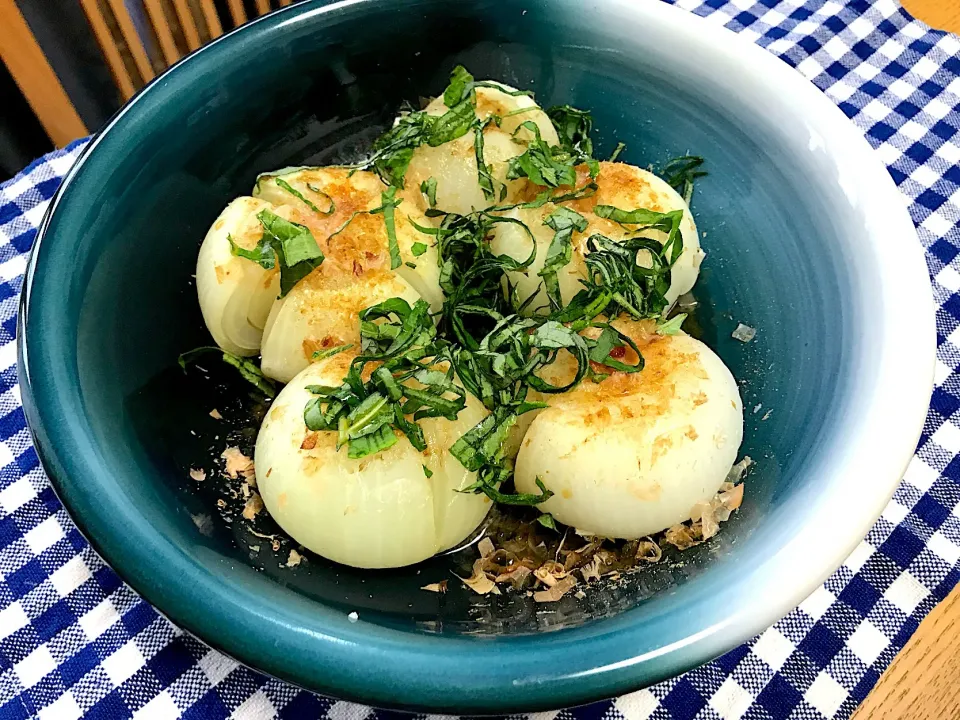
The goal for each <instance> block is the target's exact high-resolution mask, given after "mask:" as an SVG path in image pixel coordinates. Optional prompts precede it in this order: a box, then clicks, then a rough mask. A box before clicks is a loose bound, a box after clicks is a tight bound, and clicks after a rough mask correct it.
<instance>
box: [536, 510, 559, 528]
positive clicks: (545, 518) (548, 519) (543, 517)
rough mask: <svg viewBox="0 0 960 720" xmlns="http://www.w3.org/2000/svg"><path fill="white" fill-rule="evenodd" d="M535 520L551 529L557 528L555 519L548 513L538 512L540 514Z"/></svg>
mask: <svg viewBox="0 0 960 720" xmlns="http://www.w3.org/2000/svg"><path fill="white" fill-rule="evenodd" d="M537 522H538V523H540V524H541V525H543V526H544V527H545V528H549V529H551V530H556V529H557V521H556V520H554V519H553V515H551V514H550V513H540V515H539V516H538V517H537Z"/></svg>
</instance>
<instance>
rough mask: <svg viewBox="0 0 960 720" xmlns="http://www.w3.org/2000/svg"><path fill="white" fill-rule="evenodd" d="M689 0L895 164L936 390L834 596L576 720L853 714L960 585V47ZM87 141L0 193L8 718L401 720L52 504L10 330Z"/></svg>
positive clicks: (925, 34) (0, 553)
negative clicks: (115, 564)
mask: <svg viewBox="0 0 960 720" xmlns="http://www.w3.org/2000/svg"><path fill="white" fill-rule="evenodd" d="M637 1H638V2H642V1H644V0H637ZM678 4H679V5H681V6H683V7H685V8H687V9H689V10H691V11H693V12H695V13H697V14H699V15H704V16H707V17H709V18H710V20H711V21H712V22H716V23H719V24H725V25H726V26H727V27H729V28H732V29H733V30H736V31H738V32H740V33H743V34H744V35H746V36H747V37H748V38H750V39H751V40H755V41H756V42H757V43H759V44H760V45H762V46H763V47H765V48H767V49H768V50H770V51H771V52H773V53H775V54H777V55H778V56H780V57H781V58H783V59H784V60H785V61H786V62H788V63H790V65H792V66H794V67H795V68H796V69H797V70H798V71H799V72H801V73H803V75H805V76H806V77H808V78H809V79H811V80H812V81H813V82H814V83H816V84H817V86H818V87H820V88H821V89H822V90H823V91H824V92H825V93H826V94H827V95H828V96H829V97H830V98H831V99H832V100H833V101H834V102H836V103H837V104H838V105H839V106H840V108H841V109H842V110H843V111H844V112H845V113H846V114H847V115H848V116H849V117H850V118H851V119H852V120H853V122H855V123H856V124H857V127H859V128H860V129H861V130H862V131H863V133H864V134H865V135H866V137H867V139H868V140H869V141H870V143H871V144H872V145H873V146H874V147H875V148H876V150H877V152H878V153H879V155H880V157H881V158H882V159H883V161H884V162H885V163H886V164H887V166H888V167H889V168H890V173H891V174H892V175H893V177H894V179H895V180H896V182H897V184H898V185H899V186H900V189H901V190H902V192H903V193H904V194H905V195H906V196H907V197H908V198H909V199H910V200H911V205H910V212H911V215H912V216H913V220H914V222H915V223H916V225H917V227H918V230H919V235H920V240H921V242H922V243H923V245H924V248H925V249H926V254H927V265H928V267H929V270H930V275H931V277H932V278H933V281H934V282H933V287H934V295H935V297H936V301H937V305H938V311H937V341H938V352H937V358H938V360H937V366H936V389H935V390H934V393H933V399H932V404H931V408H930V412H929V414H928V416H927V420H926V424H925V426H924V430H923V436H922V438H921V440H920V446H919V449H918V451H917V456H916V457H915V458H914V460H913V462H912V463H911V464H910V466H909V468H908V470H907V473H906V477H905V478H904V481H903V483H902V484H901V486H900V488H899V489H898V490H897V493H896V495H895V496H894V499H893V501H892V502H891V503H890V504H889V505H888V506H887V508H886V510H884V512H883V517H882V518H881V519H880V520H879V521H878V522H877V524H876V525H875V526H874V528H873V529H872V530H871V531H870V534H869V535H868V536H867V538H866V540H865V541H864V542H863V543H861V544H860V546H859V547H858V548H857V549H856V551H854V553H853V554H852V555H851V556H850V557H849V558H848V559H847V561H846V562H845V563H844V565H843V567H842V568H840V570H838V571H837V572H836V573H835V574H834V575H833V577H831V578H830V579H829V580H828V581H827V582H826V583H825V584H824V585H823V587H821V588H820V589H818V590H817V591H816V592H815V593H814V594H813V595H811V596H810V597H809V598H808V599H807V600H806V601H804V602H803V604H801V605H800V607H799V608H798V609H796V610H794V611H793V612H791V613H790V614H789V615H788V616H787V617H785V618H784V619H783V620H781V621H780V622H778V623H777V624H776V625H774V627H772V628H770V629H769V630H767V631H766V632H765V633H763V634H762V635H760V636H759V637H757V638H755V639H754V640H752V641H751V642H750V643H748V644H746V645H743V646H741V647H739V648H737V649H736V650H733V651H732V652H730V653H728V654H727V655H725V656H723V657H722V658H720V659H718V660H716V661H714V662H712V663H709V664H708V665H705V666H703V667H700V668H698V669H696V670H693V671H691V672H689V673H687V674H685V675H683V676H681V677H679V678H677V679H674V680H671V681H669V682H665V683H662V684H660V685H657V686H654V687H652V688H649V689H647V690H642V691H640V692H636V693H632V694H630V695H627V696H624V697H621V698H618V699H616V700H612V701H607V702H601V703H596V704H593V705H589V706H587V707H583V708H579V709H576V710H572V711H563V712H562V713H561V714H562V715H564V716H565V717H564V718H561V720H570V719H571V718H573V719H576V720H588V719H590V720H592V719H593V718H601V717H604V718H609V719H610V720H618V719H619V718H625V719H626V720H642V719H645V718H657V719H661V720H693V719H694V718H699V719H702V720H708V719H709V720H717V719H719V718H723V719H724V720H735V719H739V718H750V719H757V720H760V719H764V720H784V719H786V718H795V719H797V720H800V719H804V720H806V719H813V718H817V719H819V718H848V717H849V716H850V715H851V713H852V712H853V710H854V709H855V708H856V707H857V705H858V704H859V703H860V702H861V701H862V700H863V699H864V698H865V697H866V695H867V693H868V692H869V691H870V689H871V688H872V687H873V686H874V684H875V683H876V682H877V679H878V678H879V677H880V674H881V673H882V672H883V670H884V669H885V668H886V667H887V665H888V664H889V663H890V661H891V660H892V659H893V657H894V655H896V653H897V652H898V651H899V650H900V649H901V648H902V647H903V645H904V643H905V642H906V641H907V639H908V638H909V637H910V635H911V634H912V633H913V632H914V631H915V630H916V628H917V625H918V624H919V622H920V620H921V619H922V618H923V617H924V616H925V615H926V614H927V613H928V612H929V611H930V610H931V608H933V606H934V605H935V604H936V603H937V602H939V601H940V600H942V599H943V598H944V597H945V596H946V595H947V594H948V593H949V591H950V590H951V589H952V588H953V586H954V585H955V584H956V583H957V581H958V579H960V564H958V561H960V457H958V453H960V415H958V412H957V411H958V410H960V373H958V372H957V368H958V366H960V260H958V259H957V256H958V254H960V167H958V165H957V163H958V162H960V38H957V37H955V36H951V35H948V34H946V33H943V32H939V31H935V30H931V29H930V28H929V27H927V26H926V25H924V24H923V23H920V22H918V21H916V20H913V19H912V18H911V17H910V16H909V15H908V14H907V13H906V12H905V11H903V10H902V9H901V8H900V7H899V6H898V5H896V3H895V2H894V0H876V1H875V2H868V1H867V0H855V1H851V2H845V3H838V2H833V1H826V2H824V1H823V0H809V1H808V2H799V1H798V0H784V1H782V2H778V1H777V0H760V1H759V2H757V1H755V0H735V1H734V2H727V0H705V1H704V0H680V1H679V3H678ZM81 147H82V143H75V144H74V145H71V146H70V147H68V148H66V149H65V150H61V151H57V152H55V153H52V154H50V155H48V156H46V157H44V158H43V159H41V160H39V161H37V162H35V163H34V164H33V165H31V166H30V167H28V168H27V169H26V170H24V171H23V172H22V173H21V174H20V175H18V176H17V177H16V178H14V179H13V180H11V181H10V182H8V183H5V184H3V185H0V384H2V394H0V576H2V582H0V720H7V719H13V718H27V717H33V716H39V717H41V718H51V719H54V718H55V719H56V720H71V719H72V718H78V717H88V718H104V719H108V718H109V719H110V720H116V719H118V718H130V717H135V718H149V719H150V720H154V719H157V720H161V719H164V718H175V717H184V718H196V719H201V718H202V719H204V720H205V719H207V718H226V717H236V718H242V719H244V720H248V719H254V718H269V717H274V716H279V717H283V718H314V717H317V718H319V717H324V718H330V719H331V720H361V719H363V718H369V720H386V718H387V717H388V716H389V714H388V713H385V712H381V711H374V710H371V709H369V708H366V707H362V706H359V705H353V704H350V703H346V702H339V701H336V700H330V699H326V698H321V697H317V696H315V695H312V694H310V693H308V692H305V691H302V690H299V689H297V688H294V687H292V686H290V685H287V684H285V683H282V682H280V681H278V680H272V679H268V678H266V677H264V676H262V675H260V674H258V673H256V672H253V671H251V670H248V669H246V668H244V667H240V666H238V665H237V664H236V663H235V662H233V661H232V660H230V659H228V658H226V657H224V656H223V655H220V654H219V653H217V652H215V651H213V650H209V649H208V648H206V647H205V646H203V645H202V644H200V643H199V642H197V641H196V640H194V639H193V638H191V637H188V636H187V635H185V634H183V633H182V632H181V631H179V630H178V629H177V628H175V627H174V626H173V625H171V624H170V623H169V622H168V621H167V620H165V619H164V618H162V617H160V616H159V615H158V614H157V612H156V611H155V610H154V609H153V608H152V607H151V606H150V605H148V604H147V603H146V602H145V601H143V600H142V599H140V598H139V597H138V596H137V595H136V594H135V593H134V592H133V591H132V590H131V589H130V588H129V587H127V586H125V585H124V584H123V583H122V582H121V581H120V580H119V579H118V578H117V576H116V575H115V574H114V573H113V572H112V571H111V570H110V568H109V567H107V565H105V564H104V562H103V561H102V560H101V559H100V558H99V557H98V556H97V555H96V554H95V553H94V552H93V550H91V548H90V547H89V545H87V543H86V542H85V541H84V539H83V538H82V537H81V536H80V533H79V532H78V531H77V529H76V527H74V525H73V523H72V522H71V521H70V518H69V517H67V514H66V512H65V511H64V510H63V508H62V506H61V505H60V503H59V501H58V500H57V498H56V497H55V496H54V494H53V491H52V490H51V488H50V484H49V482H48V480H47V478H46V477H45V476H44V474H43V471H42V470H41V468H40V466H39V463H38V460H37V455H36V453H35V451H34V449H33V447H32V446H31V443H30V438H29V435H28V432H27V429H26V425H25V422H24V415H23V411H22V409H21V406H20V395H19V390H18V387H17V377H16V353H15V342H14V333H15V327H16V312H17V295H18V292H19V290H20V286H21V282H22V276H23V271H24V266H25V263H26V253H27V251H28V250H29V249H30V245H31V243H32V241H33V238H34V235H35V232H36V228H37V225H38V224H39V223H40V218H41V216H42V215H43V212H44V209H45V208H46V205H47V202H48V200H49V199H50V197H51V196H52V195H53V192H54V191H55V190H56V188H57V185H58V183H59V181H60V179H61V177H62V176H63V175H64V173H66V171H67V169H68V168H69V167H70V165H71V163H72V162H73V160H74V159H75V158H76V157H77V154H78V153H79V151H80V149H81ZM557 714H558V713H555V712H554V713H541V714H538V715H537V716H535V720H552V718H554V717H555V716H556V715H557Z"/></svg>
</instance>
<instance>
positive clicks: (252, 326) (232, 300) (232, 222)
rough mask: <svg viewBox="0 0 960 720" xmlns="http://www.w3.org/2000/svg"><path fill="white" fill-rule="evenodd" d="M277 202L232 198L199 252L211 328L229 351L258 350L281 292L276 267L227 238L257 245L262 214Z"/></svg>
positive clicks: (201, 293) (200, 285) (203, 304)
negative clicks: (239, 251) (242, 252)
mask: <svg viewBox="0 0 960 720" xmlns="http://www.w3.org/2000/svg"><path fill="white" fill-rule="evenodd" d="M261 210H271V211H276V210H277V208H275V207H274V206H273V205H271V204H270V203H268V202H264V201H263V200H258V199H256V198H252V197H239V198H237V199H236V200H234V201H233V202H231V203H230V204H229V205H228V206H227V207H226V208H225V209H224V211H223V212H222V213H220V216H219V217H218V218H217V219H216V220H215V221H214V223H213V225H212V226H211V228H210V230H209V232H208V233H207V235H206V237H205V238H204V240H203V244H202V245H201V246H200V254H199V255H198V256H197V296H198V299H199V301H200V310H201V312H202V313H203V320H204V322H205V323H206V325H207V329H208V330H209V331H210V334H211V335H212V336H213V339H214V341H215V342H216V343H217V345H219V346H220V347H221V348H223V349H224V350H227V351H228V352H232V353H234V354H236V355H256V354H257V352H258V350H259V348H260V339H261V335H262V334H263V327H264V324H265V323H266V320H267V315H268V313H269V312H270V307H271V305H272V304H273V300H274V298H275V297H276V296H277V293H278V292H279V275H278V273H277V271H276V270H264V269H263V268H262V267H260V266H259V265H258V264H257V263H255V262H253V261H251V260H247V259H245V258H240V257H237V256H236V255H234V254H233V253H232V252H231V248H230V242H229V240H228V237H229V238H231V239H232V240H233V242H234V243H236V244H237V245H239V246H240V247H242V248H244V249H247V250H250V249H253V248H254V247H256V245H257V243H258V242H259V241H260V237H261V236H262V235H263V226H262V225H261V224H260V221H259V220H258V219H257V213H259V212H260V211H261Z"/></svg>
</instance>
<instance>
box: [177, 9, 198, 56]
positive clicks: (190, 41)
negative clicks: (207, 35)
mask: <svg viewBox="0 0 960 720" xmlns="http://www.w3.org/2000/svg"><path fill="white" fill-rule="evenodd" d="M173 6H174V7H175V8H176V9H177V17H178V18H179V19H180V28H181V29H182V30H183V37H184V38H185V39H186V41H187V47H188V48H189V49H190V51H191V52H192V51H194V50H196V49H197V48H198V47H200V31H199V30H198V29H197V19H196V18H195V17H194V16H193V10H191V9H190V3H189V2H187V0H173Z"/></svg>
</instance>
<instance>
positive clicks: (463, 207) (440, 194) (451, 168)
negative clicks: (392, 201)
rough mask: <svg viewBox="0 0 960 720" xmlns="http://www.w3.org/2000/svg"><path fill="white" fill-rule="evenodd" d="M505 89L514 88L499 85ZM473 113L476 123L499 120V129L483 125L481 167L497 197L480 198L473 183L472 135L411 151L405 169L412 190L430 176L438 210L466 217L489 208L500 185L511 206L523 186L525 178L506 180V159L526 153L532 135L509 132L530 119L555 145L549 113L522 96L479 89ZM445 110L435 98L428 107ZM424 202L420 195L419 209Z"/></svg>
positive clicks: (434, 112) (437, 111)
mask: <svg viewBox="0 0 960 720" xmlns="http://www.w3.org/2000/svg"><path fill="white" fill-rule="evenodd" d="M502 87H504V88H506V89H507V90H513V88H510V87H509V86H507V85H502ZM476 93H477V110H476V114H477V117H478V118H479V119H480V120H486V119H487V118H488V117H490V116H491V115H498V116H500V117H501V118H503V120H502V122H501V125H500V127H497V126H496V125H493V124H491V125H489V126H487V128H486V130H485V131H484V133H483V137H484V153H483V157H484V163H485V164H486V165H487V167H488V169H489V170H490V173H491V175H492V176H493V178H494V181H495V182H494V188H495V192H496V197H495V198H492V199H491V198H486V197H484V194H483V191H482V189H481V188H480V183H479V181H478V179H477V160H476V154H475V151H474V138H475V133H474V132H468V133H467V134H466V135H464V136H462V137H460V138H457V139H456V140H452V141H450V142H447V143H444V144H442V145H439V146H437V147H430V146H429V145H421V146H420V147H419V148H417V149H416V150H415V151H414V153H413V158H412V159H411V161H410V165H409V167H408V168H407V173H406V186H407V188H412V189H414V190H416V189H417V188H419V187H420V184H421V183H422V182H424V181H425V180H428V179H429V178H431V177H432V178H434V179H435V180H436V181H437V207H438V208H439V209H441V210H443V211H445V212H453V213H458V214H460V215H465V214H467V213H469V212H471V211H472V210H479V209H483V208H488V207H490V206H492V205H495V204H497V203H498V202H499V201H500V200H499V198H500V196H499V193H500V187H501V185H503V184H504V183H506V185H507V196H506V201H510V202H512V201H513V199H514V198H515V197H516V195H517V192H518V191H519V190H520V189H521V188H523V187H524V186H525V185H526V181H524V180H522V179H521V180H512V181H507V179H506V174H507V161H509V160H510V159H511V158H514V157H516V156H517V155H521V154H523V152H524V151H525V150H526V145H525V143H524V142H517V141H516V140H519V141H528V140H530V139H532V137H533V135H532V133H530V132H529V131H528V130H527V129H525V128H524V129H520V130H519V131H518V132H517V135H516V140H515V139H514V136H513V133H514V132H515V131H517V129H518V128H519V127H520V125H521V124H523V123H524V122H526V121H528V120H529V121H531V122H533V123H535V124H536V126H537V128H538V129H539V130H540V136H541V137H542V138H543V139H544V140H545V141H546V142H547V143H548V144H550V145H556V144H558V142H559V139H558V138H557V131H556V130H555V129H554V127H553V123H551V122H550V118H549V117H547V114H546V113H545V112H543V110H540V109H539V108H538V107H537V104H536V103H535V102H534V101H533V100H532V99H531V98H530V97H528V96H526V95H516V96H514V95H509V94H507V93H506V92H503V91H501V90H497V89H495V88H477V90H476ZM523 108H535V109H531V110H530V111H529V112H523V113H520V114H517V115H511V116H510V117H505V116H506V115H507V114H508V113H510V112H513V111H516V110H522V109H523ZM448 109H449V108H447V107H446V105H444V104H443V97H438V98H436V99H435V100H434V101H433V102H431V103H430V104H429V105H427V107H426V112H427V113H429V114H430V115H442V114H443V113H445V112H446V111H447V110H448ZM425 202H426V201H425V199H423V198H422V196H421V197H420V203H421V207H426V205H425Z"/></svg>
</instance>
